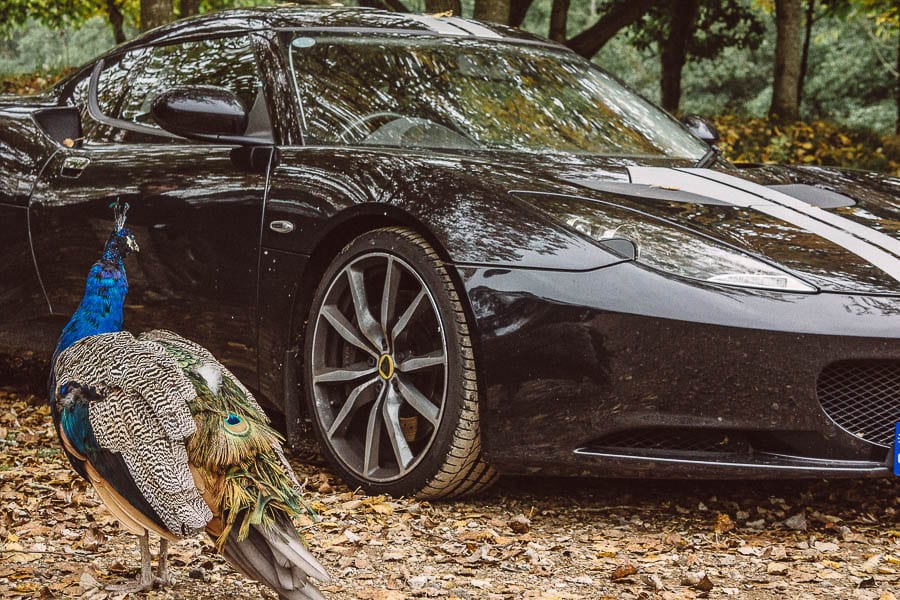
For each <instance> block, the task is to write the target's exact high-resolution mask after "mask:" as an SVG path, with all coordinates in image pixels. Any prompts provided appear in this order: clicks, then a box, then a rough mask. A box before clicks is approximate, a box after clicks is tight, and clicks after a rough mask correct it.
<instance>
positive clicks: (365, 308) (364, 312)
mask: <svg viewBox="0 0 900 600" xmlns="http://www.w3.org/2000/svg"><path fill="white" fill-rule="evenodd" d="M347 279H348V280H349V281H350V295H351V296H352V298H353V310H354V311H355V312H356V322H357V323H359V329H360V331H361V332H362V334H363V335H364V336H366V339H368V340H369V341H370V342H371V343H372V345H373V346H374V347H375V348H376V349H377V350H379V351H380V352H384V351H385V350H387V348H386V347H385V344H384V334H382V332H381V325H379V324H378V321H376V320H375V317H373V316H372V312H371V311H370V310H369V300H368V298H367V297H366V282H365V277H363V271H362V270H360V269H356V268H353V267H350V268H348V269H347Z"/></svg>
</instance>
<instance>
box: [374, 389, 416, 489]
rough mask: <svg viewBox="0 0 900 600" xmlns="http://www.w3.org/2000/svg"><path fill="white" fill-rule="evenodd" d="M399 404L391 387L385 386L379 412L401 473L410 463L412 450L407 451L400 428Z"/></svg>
mask: <svg viewBox="0 0 900 600" xmlns="http://www.w3.org/2000/svg"><path fill="white" fill-rule="evenodd" d="M400 404H401V400H400V398H399V397H398V396H397V393H396V392H395V391H394V388H393V386H390V385H389V386H387V392H386V393H385V397H384V406H383V407H382V411H381V412H382V416H383V417H384V423H385V425H387V434H388V438H389V439H390V440H391V447H392V448H393V449H394V457H396V459H397V465H398V466H399V467H400V471H401V472H402V471H405V470H406V468H407V467H408V466H409V465H410V464H411V463H412V461H413V454H412V450H410V449H409V444H408V443H407V442H406V438H405V437H403V429H402V428H401V427H400Z"/></svg>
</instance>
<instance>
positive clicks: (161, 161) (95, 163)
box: [31, 35, 271, 386]
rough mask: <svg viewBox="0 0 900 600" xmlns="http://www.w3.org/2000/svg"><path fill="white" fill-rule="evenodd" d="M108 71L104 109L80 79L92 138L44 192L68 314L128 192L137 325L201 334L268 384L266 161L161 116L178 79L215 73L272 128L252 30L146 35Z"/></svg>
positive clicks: (51, 290) (55, 298)
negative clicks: (262, 318)
mask: <svg viewBox="0 0 900 600" xmlns="http://www.w3.org/2000/svg"><path fill="white" fill-rule="evenodd" d="M98 73H99V75H98V76H97V77H96V78H95V85H94V86H93V87H95V88H96V100H97V102H96V105H95V106H96V109H95V112H94V114H91V111H90V110H89V109H88V108H87V106H88V105H89V102H88V100H89V97H90V95H91V88H92V86H91V82H90V79H91V75H90V74H86V75H85V77H84V79H83V81H80V82H78V83H77V84H76V85H74V86H73V88H72V98H71V101H72V102H73V103H76V104H79V105H80V106H82V107H84V108H83V110H82V113H83V120H84V131H85V138H84V139H83V140H81V141H80V143H79V144H75V146H74V147H73V148H71V149H68V150H67V151H65V152H60V153H59V154H58V155H57V156H56V157H54V159H53V160H52V161H51V162H50V164H49V165H48V166H47V168H46V169H45V174H44V177H43V178H42V179H41V181H40V182H39V184H38V186H37V187H36V189H35V192H34V194H33V196H32V203H31V211H32V232H33V237H34V250H35V255H36V258H37V264H38V269H39V272H40V274H41V277H42V279H43V280H44V281H45V283H46V287H47V295H48V296H49V298H50V302H51V304H52V306H53V311H54V313H55V314H57V315H59V316H60V319H61V321H62V322H64V320H65V319H66V318H68V316H69V315H70V314H71V313H72V311H74V310H75V308H76V307H77V305H78V302H79V301H80V298H81V294H82V293H83V290H84V277H85V275H86V273H87V271H88V268H89V267H90V265H91V264H92V262H93V261H95V260H96V259H97V258H98V257H99V256H100V253H101V250H102V247H103V244H104V242H105V240H106V239H107V237H108V236H109V234H110V232H111V226H112V212H111V210H110V209H109V204H110V203H111V202H113V201H115V200H117V199H118V200H120V201H122V202H126V203H128V205H129V207H130V208H129V211H128V225H129V227H130V228H131V229H132V230H133V231H134V233H135V236H136V238H137V241H138V243H139V245H140V247H141V252H139V253H138V254H136V255H133V256H132V257H129V259H128V260H127V261H126V272H127V275H128V279H129V296H128V299H127V301H126V307H125V327H126V328H127V329H129V330H131V331H135V332H137V331H141V330H145V329H149V328H167V329H171V330H174V331H176V332H177V333H180V334H181V335H184V336H186V337H189V338H191V339H194V340H195V341H197V342H198V343H200V344H202V345H204V346H206V347H208V348H209V349H210V350H211V351H212V352H213V353H214V354H216V355H217V356H218V357H219V358H220V359H221V360H223V362H225V363H226V364H228V365H229V366H230V367H231V368H232V369H233V370H234V371H235V372H236V374H237V375H238V376H239V377H241V378H243V379H244V381H245V382H246V383H247V384H248V385H251V386H255V385H256V380H255V376H256V329H257V328H256V304H257V298H256V289H257V288H256V281H257V270H258V259H259V232H260V219H261V215H262V206H263V201H264V191H265V173H264V172H259V171H254V172H251V171H248V170H244V169H242V168H240V167H239V166H237V165H236V163H235V161H233V160H232V154H233V150H234V149H233V147H229V146H224V145H212V144H207V143H194V142H188V141H186V140H183V139H179V138H176V137H174V136H172V135H169V134H167V133H166V132H164V131H162V130H161V129H159V128H158V127H157V126H156V124H155V123H154V122H153V120H152V117H151V116H150V105H151V103H152V101H153V99H154V98H155V97H156V96H157V95H158V94H159V93H161V92H162V91H164V90H166V89H170V88H172V87H175V86H182V85H213V86H218V87H224V88H228V89H230V90H231V91H233V92H235V93H236V94H237V95H238V97H239V98H241V100H242V102H243V103H244V104H245V107H246V108H247V109H248V110H250V113H251V119H250V121H251V122H250V124H249V125H248V131H247V132H246V133H247V134H248V135H256V136H258V137H262V138H265V137H266V136H271V130H270V127H269V123H270V121H269V118H268V112H267V109H266V105H265V98H264V95H263V92H262V86H261V78H260V76H259V71H258V67H257V61H256V58H255V54H254V51H253V49H252V44H251V39H250V37H249V36H247V35H242V36H234V37H225V38H211V39H202V40H191V41H182V42H177V41H176V42H172V43H168V44H166V45H159V46H152V47H148V48H137V49H133V50H130V51H127V52H124V53H121V54H118V55H112V56H110V57H108V58H107V59H106V60H105V61H104V63H103V65H102V66H101V67H99V70H98ZM97 110H99V114H97V112H96V111H97ZM95 117H96V118H95Z"/></svg>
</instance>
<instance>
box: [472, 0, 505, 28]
mask: <svg viewBox="0 0 900 600" xmlns="http://www.w3.org/2000/svg"><path fill="white" fill-rule="evenodd" d="M509 3H510V0H475V14H474V17H475V18H476V19H478V20H479V21H490V22H492V23H500V24H502V25H509Z"/></svg>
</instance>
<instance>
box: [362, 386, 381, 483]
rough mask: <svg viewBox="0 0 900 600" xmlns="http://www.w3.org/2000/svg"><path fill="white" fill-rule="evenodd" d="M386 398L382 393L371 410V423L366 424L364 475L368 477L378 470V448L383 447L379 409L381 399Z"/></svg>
mask: <svg viewBox="0 0 900 600" xmlns="http://www.w3.org/2000/svg"><path fill="white" fill-rule="evenodd" d="M383 397H384V392H382V393H381V394H380V395H379V396H378V398H377V399H376V400H375V402H373V403H372V408H371V410H369V421H368V423H366V439H365V446H364V450H363V473H364V474H365V475H366V476H369V475H371V474H372V471H374V470H375V469H377V468H378V454H379V452H378V448H379V446H381V419H379V418H378V415H379V410H378V409H379V408H381V399H382V398H383Z"/></svg>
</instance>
